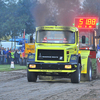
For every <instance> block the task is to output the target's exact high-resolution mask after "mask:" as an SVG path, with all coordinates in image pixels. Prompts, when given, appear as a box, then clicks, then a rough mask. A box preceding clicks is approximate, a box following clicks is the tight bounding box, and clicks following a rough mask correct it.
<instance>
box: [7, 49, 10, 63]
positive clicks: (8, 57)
mask: <svg viewBox="0 0 100 100" xmlns="http://www.w3.org/2000/svg"><path fill="white" fill-rule="evenodd" d="M7 63H8V64H10V63H11V50H9V52H8V53H7Z"/></svg>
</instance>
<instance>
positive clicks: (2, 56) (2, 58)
mask: <svg viewBox="0 0 100 100" xmlns="http://www.w3.org/2000/svg"><path fill="white" fill-rule="evenodd" d="M3 63H4V51H3V47H2V48H1V64H3Z"/></svg>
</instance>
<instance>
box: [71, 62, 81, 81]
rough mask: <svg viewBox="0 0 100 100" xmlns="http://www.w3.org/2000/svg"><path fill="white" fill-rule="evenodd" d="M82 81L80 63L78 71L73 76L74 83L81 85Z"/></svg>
mask: <svg viewBox="0 0 100 100" xmlns="http://www.w3.org/2000/svg"><path fill="white" fill-rule="evenodd" d="M80 80H81V65H80V63H78V66H77V70H76V71H75V72H74V73H72V75H71V82H72V83H80Z"/></svg>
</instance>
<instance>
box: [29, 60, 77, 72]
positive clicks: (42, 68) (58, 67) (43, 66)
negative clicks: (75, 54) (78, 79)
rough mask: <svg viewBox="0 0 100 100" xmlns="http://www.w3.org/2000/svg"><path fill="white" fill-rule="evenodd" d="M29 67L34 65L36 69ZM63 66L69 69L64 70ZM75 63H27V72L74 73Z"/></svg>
mask: <svg viewBox="0 0 100 100" xmlns="http://www.w3.org/2000/svg"><path fill="white" fill-rule="evenodd" d="M29 65H36V68H30V67H29ZM65 65H71V66H72V67H71V68H65ZM76 68H77V63H56V64H55V63H35V62H34V63H29V64H28V71H29V72H39V73H43V72H50V73H73V72H75V71H76Z"/></svg>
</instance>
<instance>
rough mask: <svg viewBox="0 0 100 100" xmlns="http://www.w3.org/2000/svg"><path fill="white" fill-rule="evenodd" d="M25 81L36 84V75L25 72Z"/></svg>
mask: <svg viewBox="0 0 100 100" xmlns="http://www.w3.org/2000/svg"><path fill="white" fill-rule="evenodd" d="M27 80H28V82H36V81H37V74H36V73H34V72H29V71H28V70H27Z"/></svg>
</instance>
